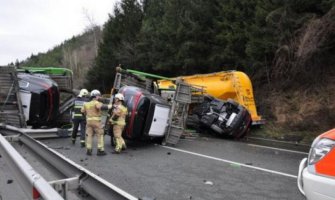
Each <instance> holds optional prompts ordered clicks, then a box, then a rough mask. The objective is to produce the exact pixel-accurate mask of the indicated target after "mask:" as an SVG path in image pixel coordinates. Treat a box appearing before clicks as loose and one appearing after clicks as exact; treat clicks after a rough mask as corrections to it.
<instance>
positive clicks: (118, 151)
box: [112, 150, 121, 154]
mask: <svg viewBox="0 0 335 200" xmlns="http://www.w3.org/2000/svg"><path fill="white" fill-rule="evenodd" d="M120 153H121V151H120V150H113V152H112V154H120Z"/></svg>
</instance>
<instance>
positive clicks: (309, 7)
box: [19, 0, 335, 140]
mask: <svg viewBox="0 0 335 200" xmlns="http://www.w3.org/2000/svg"><path fill="white" fill-rule="evenodd" d="M111 10H113V11H114V12H113V14H111V15H110V17H109V20H108V21H107V22H106V23H105V25H104V26H103V27H101V28H100V27H94V28H92V29H90V30H88V31H86V32H85V33H83V34H82V35H79V36H76V37H73V38H72V39H70V40H66V41H64V43H62V44H60V45H59V46H57V47H55V48H54V49H52V50H50V51H48V52H46V53H39V54H38V55H32V56H31V57H30V58H28V59H27V60H25V61H24V62H22V63H19V65H22V66H60V67H68V68H70V69H72V70H73V71H74V73H75V76H76V79H75V86H76V87H77V88H80V87H87V88H88V89H92V88H98V89H100V90H102V91H104V92H108V91H109V89H110V88H111V86H112V84H113V81H114V80H113V78H114V74H115V70H114V68H115V66H117V65H118V64H122V65H123V66H124V67H126V68H130V69H137V70H142V71H145V72H150V73H156V74H159V75H163V76H171V77H174V76H180V75H187V74H196V73H211V72H217V71H222V70H240V71H243V72H245V73H246V74H248V76H249V77H250V78H251V80H252V83H253V87H254V95H255V98H256V104H257V107H258V112H259V114H260V115H262V116H263V117H264V118H265V119H266V120H267V124H266V125H265V126H264V127H263V128H262V130H263V131H262V132H265V133H267V134H271V135H272V136H274V137H281V138H283V133H287V134H286V135H285V137H287V138H284V139H290V138H289V137H292V138H293V139H294V140H304V139H305V136H306V135H309V136H311V137H314V136H315V135H316V134H319V133H321V132H323V131H326V130H328V129H330V128H333V127H334V124H335V114H334V112H333V111H334V110H335V103H334V102H335V95H334V94H333V92H332V89H333V88H335V79H334V78H335V67H334V65H335V57H334V56H333V55H334V53H335V8H334V0H310V1H305V0H254V1H249V0H240V1H234V0H213V1H205V0H187V1H184V0H142V1H136V0H122V1H121V2H120V3H119V4H118V5H117V6H115V8H113V9H112V8H111ZM301 133H303V135H302V134H301Z"/></svg>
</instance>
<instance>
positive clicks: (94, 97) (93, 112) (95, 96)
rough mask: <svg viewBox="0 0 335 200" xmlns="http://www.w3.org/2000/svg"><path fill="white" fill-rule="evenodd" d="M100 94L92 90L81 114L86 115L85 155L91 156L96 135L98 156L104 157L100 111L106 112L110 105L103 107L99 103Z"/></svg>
mask: <svg viewBox="0 0 335 200" xmlns="http://www.w3.org/2000/svg"><path fill="white" fill-rule="evenodd" d="M100 97H101V93H100V91H99V90H92V92H91V101H90V102H87V103H85V104H84V106H83V107H82V109H81V112H82V113H84V114H85V115H86V150H87V151H86V154H87V155H92V143H93V135H94V134H96V135H97V143H98V144H97V146H98V148H97V149H98V151H97V155H98V156H104V155H106V152H105V142H104V130H103V127H102V124H101V110H108V109H111V108H112V105H104V104H102V103H101V102H99V101H98V100H99V98H100Z"/></svg>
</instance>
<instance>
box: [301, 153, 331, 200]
mask: <svg viewBox="0 0 335 200" xmlns="http://www.w3.org/2000/svg"><path fill="white" fill-rule="evenodd" d="M306 166H307V159H306V158H304V159H303V160H302V161H301V163H300V166H299V174H298V188H299V190H300V192H301V193H302V194H303V195H305V196H306V198H307V199H308V200H335V190H334V186H335V179H331V178H327V177H323V176H319V175H315V174H312V173H310V172H309V171H308V170H307V168H306Z"/></svg>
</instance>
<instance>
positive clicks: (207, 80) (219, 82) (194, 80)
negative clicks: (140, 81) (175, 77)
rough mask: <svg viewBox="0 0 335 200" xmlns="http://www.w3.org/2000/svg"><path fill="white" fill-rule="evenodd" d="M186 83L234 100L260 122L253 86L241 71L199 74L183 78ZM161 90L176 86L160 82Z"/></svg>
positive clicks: (223, 98)
mask: <svg viewBox="0 0 335 200" xmlns="http://www.w3.org/2000/svg"><path fill="white" fill-rule="evenodd" d="M179 78H182V79H183V80H184V81H185V82H186V83H189V84H191V85H195V86H201V87H203V88H204V93H205V94H209V95H211V96H214V97H215V98H218V99H222V100H227V99H229V98H230V99H234V100H235V101H236V102H238V103H239V104H241V105H242V106H244V107H245V108H246V109H248V111H249V112H250V114H251V118H252V120H253V121H254V122H257V121H260V120H261V117H260V116H259V115H258V114H257V110H256V105H255V100H254V95H253V89H252V84H251V81H250V79H249V77H248V76H247V75H246V74H245V73H243V72H239V71H222V72H217V73H211V74H197V75H192V76H181V77H179ZM158 88H159V89H160V90H169V89H174V88H175V85H174V83H173V82H172V81H171V80H159V81H158Z"/></svg>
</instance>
